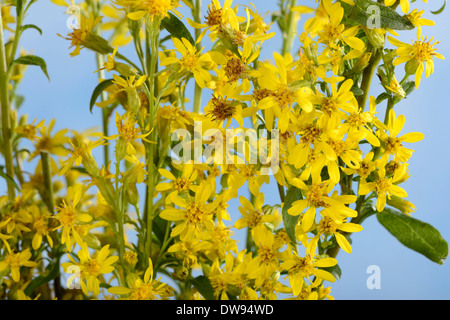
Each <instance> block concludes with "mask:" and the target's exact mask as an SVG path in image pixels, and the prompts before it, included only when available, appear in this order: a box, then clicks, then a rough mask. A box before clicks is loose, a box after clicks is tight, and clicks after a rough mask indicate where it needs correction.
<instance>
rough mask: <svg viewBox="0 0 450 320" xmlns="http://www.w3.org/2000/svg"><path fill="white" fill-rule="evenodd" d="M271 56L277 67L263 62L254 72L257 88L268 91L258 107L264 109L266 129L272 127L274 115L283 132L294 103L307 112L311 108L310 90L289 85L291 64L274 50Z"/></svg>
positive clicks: (288, 121)
mask: <svg viewBox="0 0 450 320" xmlns="http://www.w3.org/2000/svg"><path fill="white" fill-rule="evenodd" d="M273 56H274V60H275V63H276V66H277V68H276V69H275V70H274V68H273V66H271V65H267V64H265V65H262V66H260V67H259V68H258V71H257V74H256V75H257V82H258V85H259V87H260V88H259V89H266V90H268V92H269V94H268V95H266V96H265V97H263V98H262V99H261V100H259V101H258V108H259V109H261V110H263V111H264V116H265V122H266V128H267V129H268V130H271V129H273V125H274V121H275V116H276V117H277V118H278V129H279V130H280V132H281V133H284V132H286V130H287V129H288V126H289V123H290V117H291V116H290V115H291V109H292V107H293V105H294V104H295V103H298V104H299V106H300V107H301V108H302V109H303V110H304V111H305V112H307V113H308V112H311V111H312V110H313V103H312V100H311V96H312V90H311V89H310V88H309V87H301V88H298V87H295V86H291V82H290V81H289V79H288V75H289V72H288V70H289V69H288V68H289V67H291V66H292V64H287V63H286V60H285V59H284V58H283V57H282V56H281V55H280V54H278V53H276V52H275V53H274V55H273ZM287 61H289V60H287Z"/></svg>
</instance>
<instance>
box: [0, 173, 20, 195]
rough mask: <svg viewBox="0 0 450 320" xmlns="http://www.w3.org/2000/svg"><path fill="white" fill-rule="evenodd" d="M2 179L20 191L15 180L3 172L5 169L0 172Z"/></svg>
mask: <svg viewBox="0 0 450 320" xmlns="http://www.w3.org/2000/svg"><path fill="white" fill-rule="evenodd" d="M0 177H2V178H3V179H5V180H6V181H7V182H8V183H11V184H12V185H13V186H14V187H15V188H16V189H17V190H18V191H20V189H19V186H18V185H17V183H16V182H15V181H14V179H13V178H11V177H10V176H9V175H8V174H6V173H4V172H3V168H2V170H0Z"/></svg>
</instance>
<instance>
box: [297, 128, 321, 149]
mask: <svg viewBox="0 0 450 320" xmlns="http://www.w3.org/2000/svg"><path fill="white" fill-rule="evenodd" d="M321 133H322V130H321V129H320V128H318V127H316V126H315V125H311V126H308V127H306V128H304V129H303V130H302V132H301V135H302V137H301V143H303V144H308V145H309V144H314V142H315V141H316V140H317V138H318V137H319V136H320V134H321Z"/></svg>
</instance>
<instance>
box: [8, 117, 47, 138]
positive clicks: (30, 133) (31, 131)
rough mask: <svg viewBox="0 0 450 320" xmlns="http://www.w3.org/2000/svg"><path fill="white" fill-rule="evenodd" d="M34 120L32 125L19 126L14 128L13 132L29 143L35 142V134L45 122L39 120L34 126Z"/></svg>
mask: <svg viewBox="0 0 450 320" xmlns="http://www.w3.org/2000/svg"><path fill="white" fill-rule="evenodd" d="M35 122H36V119H34V120H33V122H32V123H30V124H26V125H21V126H18V127H16V128H15V130H14V131H15V132H16V133H17V134H20V135H22V136H24V137H25V138H27V139H28V140H30V141H33V142H35V141H36V140H37V139H38V136H37V133H38V129H39V128H40V127H42V126H43V125H44V123H45V120H41V121H40V122H39V123H38V124H36V125H35V124H34V123H35Z"/></svg>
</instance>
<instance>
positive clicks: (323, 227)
mask: <svg viewBox="0 0 450 320" xmlns="http://www.w3.org/2000/svg"><path fill="white" fill-rule="evenodd" d="M335 231H336V223H335V222H334V221H333V219H331V218H330V217H322V219H321V220H320V222H319V232H320V233H323V234H332V233H334V232H335Z"/></svg>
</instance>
